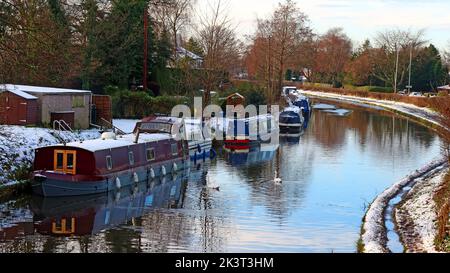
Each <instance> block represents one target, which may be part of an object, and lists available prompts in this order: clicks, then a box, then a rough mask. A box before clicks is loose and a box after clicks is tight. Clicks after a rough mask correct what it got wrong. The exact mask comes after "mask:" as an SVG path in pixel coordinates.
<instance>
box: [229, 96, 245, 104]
mask: <svg viewBox="0 0 450 273" xmlns="http://www.w3.org/2000/svg"><path fill="white" fill-rule="evenodd" d="M226 101H227V105H232V106H238V105H245V97H244V96H242V95H241V94H239V93H233V94H231V95H229V96H228V97H227V98H226Z"/></svg>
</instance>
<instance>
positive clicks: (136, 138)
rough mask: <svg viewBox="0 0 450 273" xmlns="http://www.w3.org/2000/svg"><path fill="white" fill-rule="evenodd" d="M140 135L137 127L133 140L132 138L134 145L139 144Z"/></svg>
mask: <svg viewBox="0 0 450 273" xmlns="http://www.w3.org/2000/svg"><path fill="white" fill-rule="evenodd" d="M140 134H141V128H140V127H137V128H136V132H135V133H134V135H135V138H134V143H135V144H137V143H138V142H139V135H140Z"/></svg>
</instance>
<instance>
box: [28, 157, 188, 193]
mask: <svg viewBox="0 0 450 273" xmlns="http://www.w3.org/2000/svg"><path fill="white" fill-rule="evenodd" d="M186 167H187V166H186V162H185V161H184V160H182V159H180V160H177V161H170V162H169V161H168V162H164V163H160V164H154V165H151V166H150V165H149V166H142V167H138V168H134V169H128V170H125V171H121V172H117V173H112V174H108V175H105V176H96V177H95V179H94V178H93V179H82V180H79V179H74V177H73V176H67V175H58V174H55V173H53V172H36V173H35V174H34V176H33V181H32V189H33V193H34V194H37V195H41V196H45V197H63V196H80V195H90V194H98V193H105V192H109V191H114V190H120V189H121V188H124V187H127V186H130V185H134V184H137V183H139V182H142V181H150V180H153V179H156V178H158V177H159V178H162V177H165V176H169V175H177V174H178V173H179V172H180V171H182V170H184V169H185V168H186ZM152 170H153V171H152ZM164 170H165V171H164ZM69 178H70V179H69Z"/></svg>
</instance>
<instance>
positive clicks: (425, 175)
mask: <svg viewBox="0 0 450 273" xmlns="http://www.w3.org/2000/svg"><path fill="white" fill-rule="evenodd" d="M302 93H303V94H305V95H308V96H311V97H317V98H325V99H333V100H337V101H344V102H349V103H358V104H367V105H372V106H377V107H382V108H383V109H386V110H388V111H391V112H394V113H397V114H400V115H404V116H407V117H409V118H411V119H413V120H415V121H417V122H419V123H421V124H423V125H425V126H427V127H430V128H432V129H434V130H436V129H437V128H439V127H441V125H440V123H439V115H438V113H436V112H434V111H432V110H430V109H427V108H420V107H417V106H415V105H410V104H405V103H400V102H395V101H382V100H376V99H372V98H360V97H354V96H346V95H340V94H333V93H325V92H317V91H302ZM448 172H449V166H448V161H447V159H445V158H444V159H436V160H434V161H433V162H431V163H429V164H427V165H426V166H424V167H423V168H421V169H418V170H416V171H415V172H414V173H412V174H410V175H408V176H406V177H404V178H403V179H401V180H400V181H398V182H397V183H395V184H394V185H392V186H391V187H389V188H388V189H386V190H385V191H384V192H383V193H381V194H380V195H378V196H377V198H376V199H375V200H374V201H373V202H372V203H371V205H370V206H369V208H368V210H367V213H366V215H365V216H364V218H363V224H362V227H361V238H360V240H359V241H358V243H357V248H358V252H365V253H387V252H392V251H391V250H390V249H389V246H388V245H389V244H388V243H389V242H388V241H389V238H388V228H387V227H386V226H387V225H386V222H387V221H388V219H389V220H390V221H393V224H394V229H395V232H396V233H397V234H398V236H399V237H400V238H399V240H400V241H401V243H402V244H403V246H404V250H405V251H406V252H414V251H426V252H433V249H434V250H436V248H437V247H436V245H435V242H437V241H439V240H437V236H438V234H440V233H442V232H439V233H438V226H441V225H442V224H443V223H440V222H442V219H438V213H439V210H441V208H439V207H437V205H436V203H435V202H434V199H435V196H436V193H437V192H438V191H439V189H442V188H443V187H444V185H445V184H446V183H445V180H444V175H445V174H446V173H448ZM395 198H401V201H400V202H399V203H398V202H392V201H393V200H394V199H395ZM390 218H392V219H390ZM413 219H415V220H413ZM447 219H448V217H447ZM438 220H440V222H439V221H438ZM444 224H445V223H444ZM392 231H393V230H391V232H392ZM444 232H445V230H444ZM441 236H442V235H441Z"/></svg>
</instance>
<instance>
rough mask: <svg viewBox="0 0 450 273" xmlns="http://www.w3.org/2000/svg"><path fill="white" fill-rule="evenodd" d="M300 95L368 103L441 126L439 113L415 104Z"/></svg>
mask: <svg viewBox="0 0 450 273" xmlns="http://www.w3.org/2000/svg"><path fill="white" fill-rule="evenodd" d="M300 93H303V94H305V95H311V96H316V97H323V98H332V99H338V100H342V101H349V102H359V103H360V102H363V103H367V104H371V105H376V106H381V107H383V108H386V109H391V110H395V111H399V112H402V113H405V114H408V115H411V116H414V117H416V118H419V119H422V120H425V121H427V122H430V123H432V124H434V125H438V126H441V125H440V123H439V121H438V120H439V114H438V113H437V112H435V111H433V110H431V109H428V108H421V107H418V106H415V105H413V104H408V103H403V102H396V101H389V100H377V99H373V98H362V97H355V96H347V95H340V94H335V93H326V92H317V91H304V90H301V91H300Z"/></svg>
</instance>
